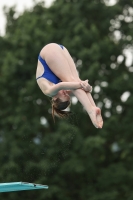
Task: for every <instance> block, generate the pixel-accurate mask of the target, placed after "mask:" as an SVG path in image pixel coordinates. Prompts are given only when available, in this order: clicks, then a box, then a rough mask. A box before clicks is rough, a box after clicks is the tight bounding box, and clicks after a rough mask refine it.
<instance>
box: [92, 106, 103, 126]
mask: <svg viewBox="0 0 133 200" xmlns="http://www.w3.org/2000/svg"><path fill="white" fill-rule="evenodd" d="M89 116H90V119H91V121H92V123H93V125H94V126H95V127H96V128H102V126H103V119H102V116H101V110H100V108H98V107H93V108H92V110H91V112H90V113H89Z"/></svg>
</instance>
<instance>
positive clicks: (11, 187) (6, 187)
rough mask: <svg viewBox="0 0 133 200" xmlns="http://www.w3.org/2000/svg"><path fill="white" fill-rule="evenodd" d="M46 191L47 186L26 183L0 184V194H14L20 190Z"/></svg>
mask: <svg viewBox="0 0 133 200" xmlns="http://www.w3.org/2000/svg"><path fill="white" fill-rule="evenodd" d="M39 189H48V186H47V185H41V184H36V183H27V182H11V183H0V192H16V191H22V190H39Z"/></svg>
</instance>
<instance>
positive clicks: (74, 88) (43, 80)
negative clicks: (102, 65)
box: [36, 43, 103, 128]
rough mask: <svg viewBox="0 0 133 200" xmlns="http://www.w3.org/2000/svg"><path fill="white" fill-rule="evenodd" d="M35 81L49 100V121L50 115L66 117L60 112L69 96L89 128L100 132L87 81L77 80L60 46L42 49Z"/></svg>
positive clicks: (96, 109)
mask: <svg viewBox="0 0 133 200" xmlns="http://www.w3.org/2000/svg"><path fill="white" fill-rule="evenodd" d="M36 79H37V83H38V85H39V87H40V89H41V90H42V92H43V93H44V94H45V95H46V96H49V97H52V115H53V118H54V113H56V115H58V116H60V117H65V116H67V115H69V112H68V111H63V110H65V109H66V108H67V107H68V106H69V105H70V94H72V95H74V96H76V97H77V99H78V100H79V101H80V103H81V104H82V105H83V107H84V108H85V110H86V111H87V113H88V115H89V116H90V119H91V121H92V123H93V125H94V126H95V127H96V128H102V126H103V120H102V116H101V110H100V108H98V107H96V105H95V103H94V100H93V98H92V96H91V94H90V92H91V90H92V87H91V86H90V85H89V84H88V80H86V81H82V80H80V78H79V75H78V72H77V70H76V66H75V63H74V61H73V59H72V57H71V56H70V54H69V52H68V50H67V49H66V48H65V47H64V46H62V45H59V44H56V43H50V44H47V45H46V46H44V47H43V49H42V50H41V52H40V55H39V57H38V64H37V70H36Z"/></svg>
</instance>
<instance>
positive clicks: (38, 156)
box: [0, 0, 133, 200]
mask: <svg viewBox="0 0 133 200" xmlns="http://www.w3.org/2000/svg"><path fill="white" fill-rule="evenodd" d="M47 2H48V1H47ZM27 3H28V1H27ZM3 12H4V16H5V17H6V27H5V31H3V32H2V31H1V36H0V183H3V182H18V181H25V182H35V183H40V184H44V185H49V189H48V190H39V191H24V192H11V193H1V194H0V199H1V200H5V199H6V200H15V199H18V198H19V200H24V199H38V200H44V199H47V200H118V199H121V200H125V199H126V200H133V135H132V134H133V96H132V93H133V1H131V0H126V1H125V0H119V1H109V0H82V1H81V0H55V1H53V2H52V1H51V3H50V4H49V6H47V5H46V1H45V2H44V1H33V2H32V5H31V6H30V8H29V7H27V6H26V4H25V8H24V9H23V10H21V12H18V10H17V7H15V6H12V7H10V5H9V6H8V4H7V5H6V7H4V9H3ZM1 19H2V18H1ZM1 23H2V22H1ZM51 42H55V43H59V44H62V45H64V46H65V47H66V48H67V49H68V50H69V52H70V54H71V55H72V57H73V59H74V61H75V64H76V66H77V69H78V72H79V74H80V77H81V79H83V80H85V79H89V82H90V84H91V85H92V86H93V92H92V96H93V98H94V100H95V102H96V104H97V106H99V107H100V108H101V110H102V115H103V119H104V126H103V128H102V129H101V130H98V129H95V127H94V126H93V125H92V123H91V121H90V118H89V117H88V115H87V113H86V112H85V110H84V109H83V107H82V106H81V104H80V103H79V102H78V101H77V99H76V98H73V99H72V106H71V111H72V112H73V115H72V116H71V117H70V118H69V119H66V120H60V119H58V118H56V123H55V124H54V122H53V120H52V117H51V105H50V98H48V97H46V96H44V95H43V93H42V92H41V90H40V89H39V87H38V85H37V83H36V78H35V73H36V65H37V57H38V54H39V52H40V50H41V48H42V47H43V46H44V45H46V44H48V43H51Z"/></svg>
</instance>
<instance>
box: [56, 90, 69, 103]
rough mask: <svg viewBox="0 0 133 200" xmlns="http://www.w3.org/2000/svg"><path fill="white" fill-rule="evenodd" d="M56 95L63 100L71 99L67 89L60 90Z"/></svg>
mask: <svg viewBox="0 0 133 200" xmlns="http://www.w3.org/2000/svg"><path fill="white" fill-rule="evenodd" d="M56 97H57V98H59V99H60V100H61V101H62V102H65V101H70V96H69V94H68V93H67V91H65V90H60V91H59V92H58V94H57V96H56Z"/></svg>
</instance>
